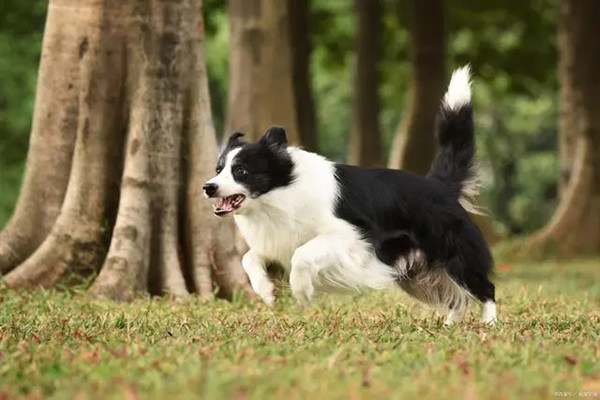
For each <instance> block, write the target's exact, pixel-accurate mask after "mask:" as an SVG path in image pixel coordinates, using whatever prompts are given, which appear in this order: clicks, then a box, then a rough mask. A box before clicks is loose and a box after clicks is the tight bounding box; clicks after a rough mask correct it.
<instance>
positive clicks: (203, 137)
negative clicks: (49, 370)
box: [0, 0, 248, 300]
mask: <svg viewBox="0 0 600 400" xmlns="http://www.w3.org/2000/svg"><path fill="white" fill-rule="evenodd" d="M201 9H202V2H201V0H183V1H179V2H171V1H165V0H152V1H144V2H121V1H117V0H111V1H105V2H102V3H97V2H81V1H80V0H51V1H50V3H49V8H48V15H47V22H46V31H45V34H44V43H43V50H42V60H41V66H40V73H39V80H38V93H37V99H36V106H35V112H34V118H33V119H34V121H33V129H32V134H31V143H30V150H29V155H28V161H27V172H26V178H25V183H24V186H23V189H22V192H21V197H20V200H19V203H18V207H17V210H16V212H15V216H14V218H13V220H12V222H11V224H9V226H8V227H7V229H6V230H5V231H4V232H3V234H2V241H1V243H0V251H1V253H0V260H2V263H3V264H2V272H8V273H7V275H6V276H5V277H4V279H5V281H6V283H7V284H8V285H10V286H14V287H22V286H46V287H47V286H51V285H54V284H56V283H57V282H59V281H61V279H62V278H64V277H74V276H79V275H88V274H90V273H95V272H99V274H98V276H97V277H96V279H95V281H94V283H93V285H92V288H91V290H92V292H94V293H95V294H97V295H101V296H106V297H110V298H114V299H120V300H128V299H131V298H132V297H133V296H135V295H136V294H137V293H146V292H151V293H157V294H158V293H172V294H175V295H182V294H186V293H188V292H189V291H197V292H198V293H199V294H200V295H202V296H206V297H209V296H211V295H212V294H213V292H214V290H215V288H216V287H217V286H218V287H219V288H220V289H222V293H223V294H230V293H231V292H232V291H233V290H236V289H246V288H248V285H247V281H246V278H245V275H244V274H243V271H241V268H240V262H239V261H240V259H239V256H238V254H237V252H236V251H235V247H234V244H233V243H232V241H231V240H230V238H231V237H232V236H233V226H232V225H231V224H230V223H220V224H217V223H216V219H215V218H213V217H212V215H211V214H212V213H211V210H210V207H209V205H208V204H207V202H206V201H203V200H202V198H201V186H202V182H204V181H205V180H206V179H208V178H209V177H210V176H211V175H212V168H213V165H214V162H215V157H216V154H215V150H216V141H215V135H214V130H213V127H212V121H211V115H210V114H211V112H210V103H209V95H208V89H207V80H206V70H205V65H204V55H203V52H202V42H203V25H202V13H201Z"/></svg>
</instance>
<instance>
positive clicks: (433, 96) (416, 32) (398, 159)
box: [388, 0, 446, 174]
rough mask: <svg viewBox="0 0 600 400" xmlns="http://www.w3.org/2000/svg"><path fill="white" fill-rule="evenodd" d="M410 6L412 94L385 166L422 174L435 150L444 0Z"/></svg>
mask: <svg viewBox="0 0 600 400" xmlns="http://www.w3.org/2000/svg"><path fill="white" fill-rule="evenodd" d="M411 6H412V16H413V18H411V22H412V25H411V31H410V44H411V63H412V70H413V78H412V81H411V88H410V96H411V97H410V103H409V107H408V110H407V112H406V113H405V116H404V117H403V119H402V121H401V123H400V126H399V127H398V131H397V133H396V136H395V138H394V142H393V145H392V149H391V154H390V159H389V163H388V165H389V167H390V168H402V169H405V170H408V171H412V172H415V173H418V174H425V173H426V172H427V171H428V170H429V166H430V165H431V161H432V160H433V157H434V155H435V151H436V145H435V135H434V132H435V120H436V115H437V112H438V110H439V107H440V101H441V98H442V95H443V91H444V86H445V61H444V60H445V47H446V40H445V35H444V1H443V0H430V1H419V0H412V1H411Z"/></svg>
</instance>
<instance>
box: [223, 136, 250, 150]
mask: <svg viewBox="0 0 600 400" xmlns="http://www.w3.org/2000/svg"><path fill="white" fill-rule="evenodd" d="M243 138H244V134H243V133H242V132H233V133H232V134H231V136H229V139H227V144H226V145H225V148H228V149H232V148H234V147H239V146H243V145H244V144H245V143H246V142H245V141H244V139H243Z"/></svg>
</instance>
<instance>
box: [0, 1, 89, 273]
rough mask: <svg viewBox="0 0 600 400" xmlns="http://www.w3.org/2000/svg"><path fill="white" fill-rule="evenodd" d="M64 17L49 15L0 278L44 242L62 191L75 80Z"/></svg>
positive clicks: (73, 50) (72, 130) (1, 240)
mask: <svg viewBox="0 0 600 400" xmlns="http://www.w3.org/2000/svg"><path fill="white" fill-rule="evenodd" d="M67 14H68V11H65V12H63V13H57V12H56V10H55V9H53V8H50V9H49V10H48V23H47V26H46V31H45V34H44V45H43V48H44V51H43V52H42V57H41V63H40V69H39V78H38V85H37V96H36V102H35V112H34V115H33V124H32V130H31V138H30V141H29V153H28V155H27V164H26V171H25V178H24V182H23V187H22V189H21V194H20V196H19V200H18V202H17V206H16V209H15V212H14V214H13V216H12V218H11V220H10V221H9V223H8V224H7V226H6V228H5V229H4V230H3V231H2V232H1V233H0V274H2V273H6V272H8V271H10V270H12V269H13V268H14V267H15V266H16V265H18V264H20V263H21V262H23V261H24V260H25V259H26V258H28V257H29V256H30V255H31V254H32V253H33V252H34V251H35V250H36V249H37V248H38V246H39V245H40V244H41V243H42V242H43V241H44V239H45V238H46V236H47V235H48V233H49V232H50V230H51V229H52V227H53V225H54V222H55V221H56V218H57V216H58V214H59V212H60V209H61V206H62V202H63V199H64V196H65V191H66V189H67V183H68V180H69V172H70V170H71V159H72V157H73V149H74V145H75V135H76V131H77V119H78V106H79V102H78V95H77V94H78V92H79V75H80V67H79V52H80V49H79V46H80V43H79V42H77V41H76V40H74V41H71V42H68V43H66V42H64V41H63V40H62V38H63V37H64V36H77V35H79V32H78V29H77V27H75V26H74V25H73V24H65V23H64V19H66V18H69V17H67ZM56 70H58V71H60V73H55V72H54V71H56ZM58 105H60V106H58Z"/></svg>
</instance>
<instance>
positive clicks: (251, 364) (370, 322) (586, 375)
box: [0, 261, 600, 400]
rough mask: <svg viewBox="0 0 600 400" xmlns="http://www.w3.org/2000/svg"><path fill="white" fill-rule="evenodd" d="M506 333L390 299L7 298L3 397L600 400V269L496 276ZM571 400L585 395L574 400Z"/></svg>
mask: <svg viewBox="0 0 600 400" xmlns="http://www.w3.org/2000/svg"><path fill="white" fill-rule="evenodd" d="M499 270H500V271H499V273H498V277H497V279H496V282H497V286H498V290H497V294H498V302H499V312H500V314H499V315H500V319H501V322H500V323H499V324H498V325H497V326H495V327H487V326H483V325H481V324H479V323H478V322H477V319H476V317H477V315H476V311H477V310H476V309H474V310H473V313H472V314H471V315H470V319H469V320H468V321H467V322H465V323H463V324H460V325H458V326H455V327H452V328H446V327H444V326H442V321H443V318H442V316H439V315H437V314H435V313H433V312H431V311H430V310H428V309H426V308H424V307H421V306H420V305H418V304H416V303H413V302H412V301H409V300H407V298H406V297H404V296H402V295H399V294H396V293H370V294H365V295H362V296H345V297H332V296H329V297H324V298H321V299H319V300H318V301H317V303H316V304H315V305H313V306H311V307H309V308H306V309H301V308H299V307H297V306H295V305H294V303H293V301H292V300H291V298H290V297H289V293H287V292H286V291H284V294H283V298H282V299H281V300H280V301H279V302H278V304H277V306H276V307H275V308H274V309H273V310H270V309H268V308H266V307H265V306H263V305H261V304H258V303H254V302H252V301H249V300H243V299H239V300H236V301H234V302H231V303H229V302H225V301H216V302H213V303H202V302H200V301H199V300H197V299H195V298H189V299H186V300H182V301H175V300H172V299H171V300H170V299H156V300H140V301H137V302H135V303H133V304H114V303H111V302H103V301H97V300H93V299H89V298H87V297H86V296H85V295H83V294H81V293H78V292H77V291H70V292H57V291H36V292H14V291H10V290H7V289H0V398H1V399H6V398H9V399H12V398H19V397H28V398H73V397H75V398H81V399H86V398H98V399H100V398H102V399H104V398H124V399H136V398H150V399H152V398H168V399H178V398H182V399H183V398H190V397H196V398H207V399H219V398H234V399H270V398H284V399H287V400H292V399H303V398H313V399H353V398H386V399H388V398H391V399H393V398H418V399H447V398H467V399H470V398H473V399H475V398H491V399H505V398H506V399H534V398H554V397H555V392H571V393H573V392H580V391H588V392H595V393H596V396H600V387H599V386H600V360H599V359H600V337H599V333H600V332H599V330H600V263H599V262H597V261H586V262H578V263H571V264H561V265H557V264H535V265H525V264H519V265H513V266H506V265H505V266H502V265H501V266H500V268H499ZM575 395H577V393H575Z"/></svg>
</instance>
